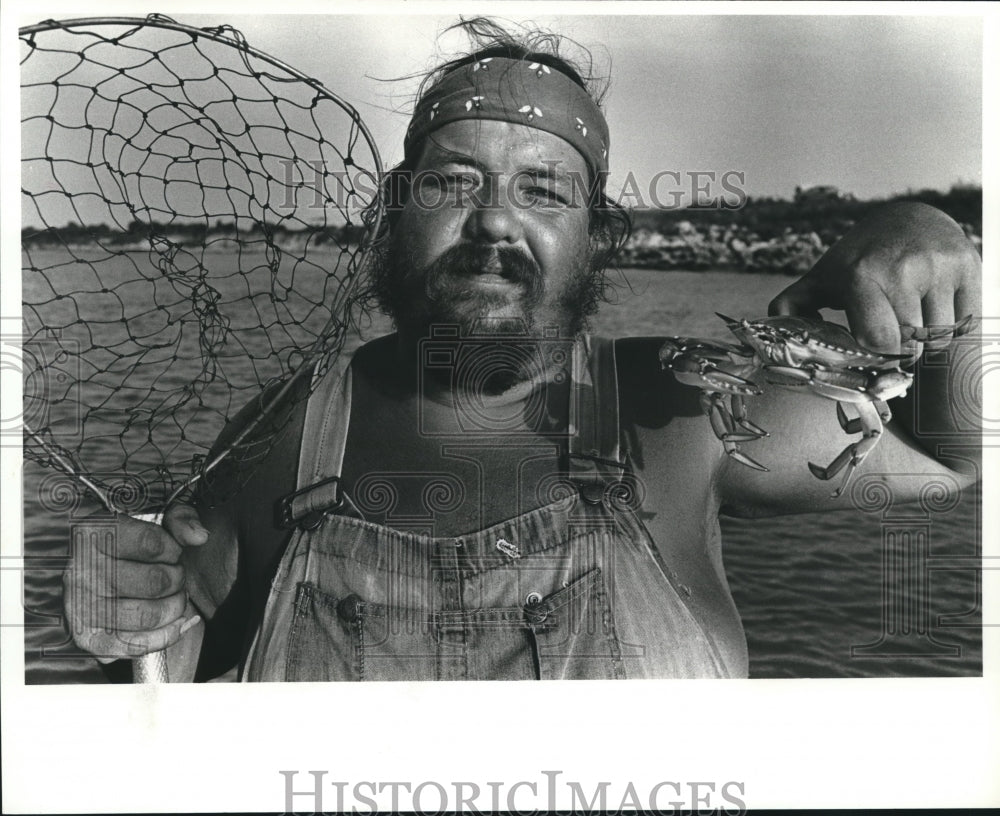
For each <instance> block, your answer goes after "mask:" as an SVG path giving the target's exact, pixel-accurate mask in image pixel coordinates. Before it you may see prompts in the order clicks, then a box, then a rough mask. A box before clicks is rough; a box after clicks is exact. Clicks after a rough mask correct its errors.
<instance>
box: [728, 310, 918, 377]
mask: <svg viewBox="0 0 1000 816" xmlns="http://www.w3.org/2000/svg"><path fill="white" fill-rule="evenodd" d="M719 317H721V318H722V319H723V320H725V321H726V324H727V325H728V327H729V330H730V331H731V332H732V333H733V334H734V335H736V337H737V338H739V340H740V341H742V342H743V343H745V344H746V345H747V346H749V347H750V348H752V349H753V350H754V352H756V353H757V355H758V356H759V357H760V358H761V360H763V361H765V362H771V363H777V364H779V365H787V366H793V367H799V366H803V365H806V364H808V363H817V364H819V365H822V366H824V367H827V368H832V369H839V368H874V369H883V368H890V367H891V368H896V367H898V365H899V362H900V361H901V360H907V359H909V357H908V356H907V355H905V354H880V353H879V352H877V351H872V350H871V349H867V348H865V347H864V346H862V345H861V344H859V343H858V342H857V340H855V339H854V337H853V336H852V335H851V333H850V332H849V331H847V329H845V328H844V327H843V326H838V325H837V324H836V323H828V322H826V321H825V320H809V319H807V318H802V317H787V316H786V317H766V318H762V319H760V320H733V319H732V318H730V317H726V316H725V315H721V314H720V315H719Z"/></svg>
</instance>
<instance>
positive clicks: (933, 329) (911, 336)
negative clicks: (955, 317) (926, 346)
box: [899, 315, 973, 343]
mask: <svg viewBox="0 0 1000 816" xmlns="http://www.w3.org/2000/svg"><path fill="white" fill-rule="evenodd" d="M972 318H973V316H972V315H966V316H965V317H963V318H962V319H961V320H959V321H958V322H957V323H946V324H943V325H940V326H910V325H907V324H906V323H901V324H900V325H899V336H900V339H901V340H902V341H903V342H904V343H905V342H906V341H908V340H916V341H917V342H918V343H928V342H934V341H935V340H946V339H948V338H950V337H961V336H962V335H963V334H966V333H967V332H968V331H969V329H970V327H971V325H972Z"/></svg>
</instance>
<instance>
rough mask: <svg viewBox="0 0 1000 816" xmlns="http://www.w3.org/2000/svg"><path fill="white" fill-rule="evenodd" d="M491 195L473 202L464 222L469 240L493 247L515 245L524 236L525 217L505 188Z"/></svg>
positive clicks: (497, 188) (492, 192)
mask: <svg viewBox="0 0 1000 816" xmlns="http://www.w3.org/2000/svg"><path fill="white" fill-rule="evenodd" d="M490 192H491V195H488V196H479V197H476V198H474V199H473V200H472V201H471V202H470V204H469V214H468V217H467V218H466V221H465V229H466V232H467V237H468V238H470V239H474V240H477V241H480V242H483V243H490V244H500V243H508V244H516V243H517V242H518V241H520V240H521V237H522V235H523V224H522V223H521V216H522V213H521V212H520V211H519V210H518V208H517V202H516V201H515V200H513V198H512V197H511V196H510V195H508V193H507V191H506V190H505V189H503V185H502V184H498V185H497V187H496V188H494V189H493V190H491V191H490Z"/></svg>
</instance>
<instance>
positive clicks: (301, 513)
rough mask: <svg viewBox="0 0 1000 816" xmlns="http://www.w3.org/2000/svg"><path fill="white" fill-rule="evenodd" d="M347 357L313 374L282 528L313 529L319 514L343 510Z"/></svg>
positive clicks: (348, 384)
mask: <svg viewBox="0 0 1000 816" xmlns="http://www.w3.org/2000/svg"><path fill="white" fill-rule="evenodd" d="M351 359H352V355H351V354H344V353H341V354H339V355H337V357H336V359H335V360H333V361H332V363H331V362H330V361H328V360H327V361H324V363H323V364H321V365H320V366H318V367H317V369H316V372H315V373H314V374H313V392H312V394H311V395H310V396H309V401H308V403H307V404H306V416H305V420H304V422H303V426H302V442H301V445H300V449H299V468H298V477H297V480H296V490H295V492H294V493H290V494H289V495H287V496H285V497H284V498H283V499H282V500H281V506H280V511H279V515H280V519H281V523H282V525H283V526H284V527H286V528H291V527H296V526H299V525H300V524H304V526H312V525H310V524H309V523H308V522H309V517H314V518H315V520H316V522H317V523H318V521H319V519H320V518H321V517H322V515H323V513H325V512H328V511H330V510H334V509H337V508H339V507H340V506H341V505H342V504H343V494H342V493H341V490H340V469H341V466H342V465H343V462H344V449H345V446H346V444H347V429H348V425H349V424H350V419H351V369H350V366H351Z"/></svg>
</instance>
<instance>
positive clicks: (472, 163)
mask: <svg viewBox="0 0 1000 816" xmlns="http://www.w3.org/2000/svg"><path fill="white" fill-rule="evenodd" d="M587 178H588V176H587V165H586V162H585V161H584V159H583V157H582V156H581V155H580V154H579V153H578V152H577V151H576V150H575V149H574V148H573V147H572V146H571V145H570V144H569V143H568V142H566V141H564V140H563V139H561V138H559V137H558V136H555V135H553V134H550V133H546V132H545V131H541V130H538V129H536V128H531V127H527V126H525V125H517V124H513V123H510V122H498V121H490V120H486V121H483V120H463V121H458V122H452V123H450V124H448V125H445V126H443V127H442V128H440V129H439V130H437V131H434V132H433V133H432V134H431V136H430V137H428V139H427V143H426V145H425V146H424V151H423V154H422V156H421V158H420V161H419V164H418V166H417V168H416V170H415V172H414V180H413V186H412V188H411V193H410V197H409V200H408V201H407V203H406V205H405V206H404V208H403V211H402V213H401V214H400V218H399V220H398V222H397V223H396V225H395V226H394V229H393V236H392V240H391V245H390V248H389V259H388V260H389V264H390V274H391V276H392V285H393V287H394V290H395V294H396V295H397V296H396V297H394V301H395V303H394V306H395V312H396V314H395V317H396V322H397V325H398V327H399V329H400V331H401V332H403V333H405V334H409V335H410V336H412V337H419V336H424V335H426V333H427V330H428V328H429V326H431V325H435V324H451V325H458V326H459V327H460V329H461V330H462V332H463V334H467V333H470V332H472V331H475V332H477V333H478V332H484V331H485V332H489V331H500V332H511V331H514V332H517V331H518V330H519V329H523V328H527V330H528V331H529V332H530V333H531V334H532V335H534V336H552V334H551V332H550V331H547V330H551V329H556V330H558V332H559V335H560V336H562V337H568V336H570V335H572V334H575V333H576V332H578V331H580V330H581V329H582V327H583V326H582V324H583V314H582V311H583V307H582V306H581V302H582V301H581V299H582V297H584V293H585V292H587V291H588V284H590V282H591V281H592V274H591V268H590V259H591V249H590V239H589V235H588V223H589V212H588V209H587V206H586V201H585V196H584V195H583V191H584V190H585V185H586V180H587ZM589 291H592V289H591V290H589Z"/></svg>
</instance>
